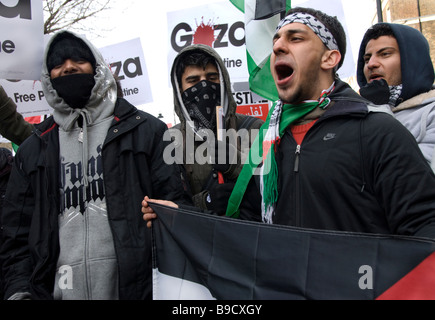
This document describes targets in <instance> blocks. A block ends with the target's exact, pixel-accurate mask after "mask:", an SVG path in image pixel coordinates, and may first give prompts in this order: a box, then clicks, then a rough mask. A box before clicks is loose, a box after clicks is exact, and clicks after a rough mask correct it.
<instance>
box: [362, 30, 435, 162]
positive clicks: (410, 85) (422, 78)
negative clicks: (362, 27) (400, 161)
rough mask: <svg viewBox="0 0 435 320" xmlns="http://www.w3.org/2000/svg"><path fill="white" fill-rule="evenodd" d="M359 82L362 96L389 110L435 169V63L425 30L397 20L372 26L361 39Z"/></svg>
mask: <svg viewBox="0 0 435 320" xmlns="http://www.w3.org/2000/svg"><path fill="white" fill-rule="evenodd" d="M357 80H358V84H359V86H360V87H361V89H360V94H361V95H362V96H363V97H365V98H366V99H368V100H370V101H372V102H373V103H375V104H378V105H380V104H386V105H388V106H389V107H390V108H391V111H393V113H394V116H395V117H396V119H398V120H399V121H400V122H401V123H402V124H403V125H404V126H405V127H406V128H407V129H408V130H409V131H410V132H411V133H412V135H413V136H414V137H415V138H416V140H417V142H418V145H419V147H420V149H421V151H422V152H423V155H424V157H425V158H426V160H427V161H428V162H429V163H430V164H431V166H432V169H435V161H433V159H434V157H435V90H434V88H433V83H434V67H433V64H432V60H431V57H430V50H429V44H428V41H427V40H426V38H425V37H424V36H423V35H422V34H421V32H420V31H418V30H417V29H414V28H412V27H409V26H405V25H401V24H395V23H378V24H375V25H374V26H372V27H371V28H370V29H368V30H367V32H366V33H365V35H364V37H363V40H362V41H361V46H360V51H359V57H358V68H357Z"/></svg>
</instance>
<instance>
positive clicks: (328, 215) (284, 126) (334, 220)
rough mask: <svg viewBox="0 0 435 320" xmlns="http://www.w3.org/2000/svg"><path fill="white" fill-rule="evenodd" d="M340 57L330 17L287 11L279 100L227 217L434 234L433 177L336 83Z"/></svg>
mask: <svg viewBox="0 0 435 320" xmlns="http://www.w3.org/2000/svg"><path fill="white" fill-rule="evenodd" d="M345 52H346V37H345V32H344V30H343V27H342V26H341V24H340V22H339V21H338V20H337V19H336V18H335V17H331V16H328V15H326V14H324V13H322V12H320V11H317V10H313V9H309V8H293V9H291V10H290V11H289V12H287V14H286V17H285V18H284V19H283V20H282V21H281V22H280V24H279V25H278V28H277V30H276V34H275V36H274V38H273V52H272V54H271V60H270V61H271V71H272V75H273V77H274V80H275V84H276V87H277V89H278V93H279V97H280V100H279V101H277V102H276V104H275V106H274V108H272V109H271V111H270V113H269V115H268V119H267V121H266V122H265V124H264V125H263V127H262V130H260V133H259V135H258V136H257V141H254V143H253V146H252V147H251V149H250V156H249V158H248V160H247V162H246V163H245V165H244V167H243V169H242V171H241V173H240V175H239V177H238V180H237V183H236V186H235V188H234V191H233V193H232V195H231V197H230V199H229V202H228V207H227V213H226V215H227V216H229V217H233V218H240V219H248V220H256V221H263V222H265V223H273V224H281V225H289V226H297V227H302V228H312V229H324V230H341V231H351V232H366V233H379V234H401V235H413V236H422V237H430V238H434V237H435V175H434V174H433V172H432V170H431V168H430V166H429V165H428V163H427V161H426V160H425V159H424V157H423V155H422V153H421V151H420V149H419V147H418V145H417V143H416V141H415V139H414V137H413V136H412V135H411V134H410V133H409V131H408V130H407V129H406V128H405V127H403V125H401V124H400V123H399V122H398V121H397V120H396V119H395V118H394V117H393V116H392V114H391V113H389V112H388V110H387V109H385V111H384V110H381V109H380V108H377V107H375V106H374V105H372V104H371V103H370V102H369V101H368V100H365V99H364V98H362V97H361V96H360V95H359V94H357V93H356V92H355V91H354V90H352V89H351V88H350V87H349V85H347V84H346V83H344V82H343V81H341V80H340V79H339V78H338V76H337V75H336V71H337V70H338V68H339V67H340V66H341V64H342V63H343V60H344V55H345ZM142 212H143V213H144V219H145V220H147V221H148V222H150V220H151V219H152V218H155V217H156V216H155V213H153V212H152V210H151V209H150V207H149V206H148V204H147V203H146V202H145V203H143V207H142ZM148 225H150V223H148Z"/></svg>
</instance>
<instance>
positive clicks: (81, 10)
mask: <svg viewBox="0 0 435 320" xmlns="http://www.w3.org/2000/svg"><path fill="white" fill-rule="evenodd" d="M109 2H110V0H44V7H43V10H44V20H45V22H44V34H51V33H55V32H56V31H59V30H64V29H67V30H72V31H78V32H80V31H86V32H87V33H89V32H94V31H95V30H96V28H92V27H90V26H89V25H90V24H89V23H88V24H87V25H86V26H84V24H82V23H83V22H84V21H85V20H89V19H92V18H94V17H96V16H97V15H98V14H100V13H101V12H102V11H104V10H108V9H110V7H109Z"/></svg>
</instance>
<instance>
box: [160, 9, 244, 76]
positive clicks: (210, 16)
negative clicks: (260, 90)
mask: <svg viewBox="0 0 435 320" xmlns="http://www.w3.org/2000/svg"><path fill="white" fill-rule="evenodd" d="M167 16H168V33H169V34H168V37H169V52H168V66H169V69H168V70H171V68H172V63H173V61H174V58H175V56H176V55H177V54H178V52H180V51H181V50H182V49H183V48H185V47H187V46H189V45H191V44H198V43H202V44H206V45H209V46H210V47H212V48H214V49H215V50H216V51H217V52H218V53H219V55H220V56H221V58H222V60H223V61H224V64H225V66H226V68H227V69H228V72H229V73H230V77H231V80H232V81H236V80H237V81H238V80H245V81H246V80H247V79H248V77H249V75H248V67H247V63H246V48H245V23H244V15H243V13H241V12H240V11H239V10H237V9H236V8H235V7H234V5H233V4H231V2H230V1H226V2H218V3H212V4H208V5H203V6H199V7H195V8H189V9H185V10H179V11H174V12H168V14H167Z"/></svg>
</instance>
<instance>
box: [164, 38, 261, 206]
mask: <svg viewBox="0 0 435 320" xmlns="http://www.w3.org/2000/svg"><path fill="white" fill-rule="evenodd" d="M171 82H172V87H173V91H174V108H175V112H176V114H177V115H178V117H179V119H180V124H178V125H177V126H175V127H173V128H171V130H180V131H181V133H182V136H183V144H182V145H183V151H182V152H183V156H184V159H183V169H184V170H185V172H186V176H187V181H188V182H189V185H190V190H191V193H192V201H193V203H194V205H195V206H196V207H198V208H200V209H202V210H204V211H207V210H209V211H212V212H214V213H216V214H219V215H222V214H225V210H226V205H227V200H228V198H229V196H230V194H231V191H232V189H233V187H234V183H235V181H236V179H237V176H238V174H239V173H240V170H241V167H242V165H243V163H242V160H243V157H242V153H243V152H245V154H247V152H248V150H249V147H250V145H251V143H252V141H253V139H254V138H255V135H251V132H252V130H254V129H257V130H258V129H259V128H260V127H261V125H262V124H263V121H262V120H261V119H258V118H254V117H251V116H245V115H241V114H236V107H237V105H236V103H235V101H234V98H233V94H232V91H231V82H230V78H229V74H228V70H227V69H226V67H225V65H224V63H223V61H222V59H221V58H220V56H219V55H218V53H217V52H216V51H215V50H214V49H212V48H211V47H209V46H206V45H202V44H196V45H192V46H189V47H186V48H185V49H183V50H182V51H181V52H180V53H179V54H178V55H177V57H176V58H175V60H174V63H173V65H172V70H171ZM216 106H221V107H222V108H223V121H222V122H223V125H222V127H223V128H224V129H225V130H226V133H228V134H227V136H229V133H230V132H233V133H237V134H238V135H239V137H240V138H241V140H243V139H245V142H247V143H245V144H243V143H240V141H239V143H235V142H234V141H235V140H234V139H231V138H230V139H228V141H224V142H218V139H217V117H218V115H217V114H216ZM231 129H233V130H231ZM243 129H244V130H243ZM242 132H244V134H243V133H242ZM189 135H190V137H192V139H194V140H195V143H194V145H193V146H190V145H188V144H190V143H192V139H189V138H188V137H189ZM225 140H226V139H225ZM204 145H205V147H204ZM191 147H192V148H191ZM189 148H191V149H189ZM206 148H207V149H206ZM186 150H192V151H193V156H194V158H193V159H190V161H189V159H187V158H188V157H189V155H188V154H186ZM204 150H207V151H210V150H213V151H214V152H210V156H211V157H210V158H207V159H205V158H206V157H207V155H206V154H205V155H204V152H203V151H204ZM207 151H205V153H207ZM203 155H204V158H203V159H201V158H202V156H203ZM191 160H193V161H191ZM203 160H205V161H203ZM219 178H221V179H219ZM222 178H223V179H222ZM222 180H223V181H222Z"/></svg>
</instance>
